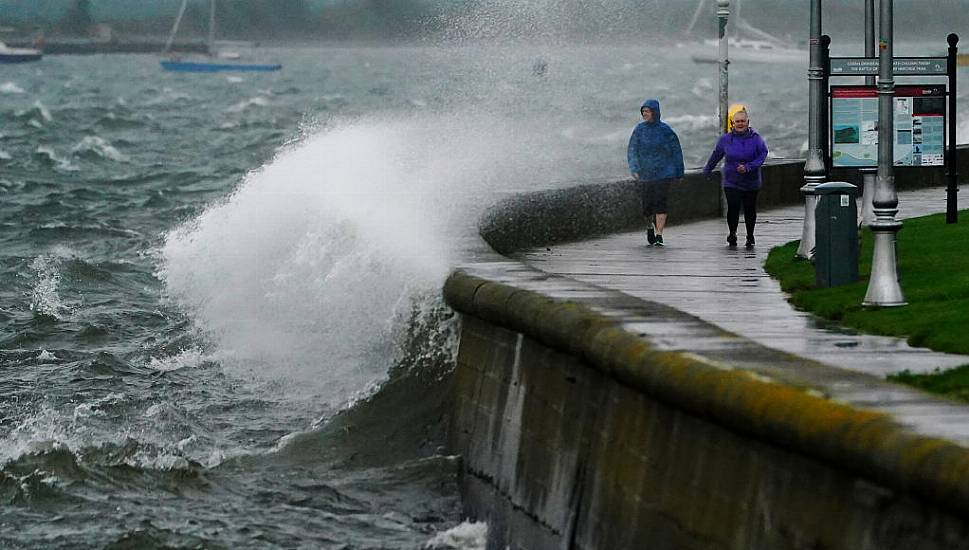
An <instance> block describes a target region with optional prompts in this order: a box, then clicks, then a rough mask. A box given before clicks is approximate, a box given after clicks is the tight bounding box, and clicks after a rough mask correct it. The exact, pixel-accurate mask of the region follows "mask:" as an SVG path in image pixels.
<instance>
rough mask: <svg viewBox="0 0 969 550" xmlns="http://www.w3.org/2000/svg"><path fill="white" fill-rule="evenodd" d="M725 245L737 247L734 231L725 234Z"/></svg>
mask: <svg viewBox="0 0 969 550" xmlns="http://www.w3.org/2000/svg"><path fill="white" fill-rule="evenodd" d="M727 246H729V247H730V248H737V235H735V234H734V233H731V234H729V235H727Z"/></svg>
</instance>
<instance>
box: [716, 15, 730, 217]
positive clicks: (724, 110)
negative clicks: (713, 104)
mask: <svg viewBox="0 0 969 550" xmlns="http://www.w3.org/2000/svg"><path fill="white" fill-rule="evenodd" d="M729 15H730V0H717V21H719V31H718V32H719V34H718V37H719V40H720V113H719V115H720V116H719V119H720V127H719V128H718V129H717V137H716V139H720V135H721V134H723V133H724V132H725V131H726V130H727V116H728V109H729V108H730V107H729V106H728V105H727V99H728V98H729V94H728V93H727V86H728V78H727V73H728V71H727V67H728V65H730V60H729V59H727V18H728V17H729ZM717 187H718V192H719V193H720V215H721V216H723V215H726V212H727V198H726V196H725V195H724V193H723V186H717Z"/></svg>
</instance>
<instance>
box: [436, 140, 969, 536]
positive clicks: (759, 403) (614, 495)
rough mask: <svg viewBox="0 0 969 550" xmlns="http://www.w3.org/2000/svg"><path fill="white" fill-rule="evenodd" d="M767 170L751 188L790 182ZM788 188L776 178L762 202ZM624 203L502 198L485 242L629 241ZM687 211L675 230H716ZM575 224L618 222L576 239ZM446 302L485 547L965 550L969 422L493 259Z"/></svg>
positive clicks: (700, 203) (468, 475) (603, 193)
mask: <svg viewBox="0 0 969 550" xmlns="http://www.w3.org/2000/svg"><path fill="white" fill-rule="evenodd" d="M964 156H965V155H964ZM777 166H779V168H773V167H768V168H766V169H765V172H767V174H765V179H767V178H771V177H773V174H771V171H772V170H779V171H780V172H779V173H783V174H791V173H794V172H798V171H799V170H800V165H799V164H798V163H784V164H780V165H777ZM961 173H962V174H967V172H966V171H965V170H962V171H961ZM693 177H694V178H695V176H693ZM785 177H787V176H785ZM688 179H689V178H688ZM701 179H702V178H701ZM900 179H901V178H900ZM800 180H801V178H800V173H799V172H798V173H797V177H796V178H794V179H793V180H788V181H778V180H773V181H774V182H775V185H776V186H777V189H776V190H774V192H773V194H776V200H777V201H779V202H777V203H775V204H780V203H781V202H782V201H787V200H798V201H799V200H801V199H800V195H799V193H798V192H797V188H798V187H800V184H801V181H800ZM771 181H772V180H770V179H768V182H771ZM704 183H705V182H704ZM913 184H914V182H912V183H906V182H904V180H903V181H900V182H899V186H900V187H902V186H906V185H913ZM697 185H700V184H699V183H698V184H697ZM597 187H598V188H597ZM629 187H632V186H631V185H629V184H623V183H618V184H610V185H604V186H584V187H581V188H576V189H573V190H566V191H557V192H556V191H553V192H548V193H535V194H526V195H523V196H519V197H513V198H510V199H508V200H506V201H504V203H503V204H504V205H505V207H506V210H501V208H500V206H499V208H496V209H495V210H493V211H492V215H491V216H490V218H489V221H488V222H487V224H486V227H485V231H483V233H484V234H485V236H486V238H488V242H489V243H490V244H492V246H493V247H495V248H496V249H498V250H501V251H503V252H506V253H507V252H510V251H513V250H515V249H517V248H520V247H523V246H536V245H539V244H543V243H551V242H561V241H566V240H575V239H578V238H582V237H585V236H591V235H594V234H600V233H606V232H613V231H621V230H628V229H630V228H635V227H638V226H639V224H640V223H641V222H640V221H639V220H638V219H637V218H639V215H638V195H637V194H636V193H635V192H634V190H633V191H629V190H628V189H627V188H629ZM765 187H766V186H765ZM539 197H544V199H542V200H541V201H539V200H538V198H539ZM684 198H687V199H689V200H687V203H689V204H687V205H684V206H681V208H683V210H682V211H681V212H679V213H678V214H677V213H676V212H675V211H673V212H671V215H674V216H677V219H683V218H687V217H691V216H692V217H699V216H701V215H703V214H701V213H700V210H701V209H704V208H714V211H713V213H715V208H716V207H717V204H716V195H715V194H713V199H711V200H710V201H706V200H705V199H703V200H701V199H698V198H695V197H693V198H691V196H689V195H687V196H686V197H684ZM767 200H768V201H773V200H775V199H773V198H770V199H767ZM671 201H672V197H671ZM707 202H709V203H711V204H707ZM673 204H683V203H681V202H679V201H673ZM527 205H531V208H526V206H527ZM578 206H584V207H586V208H587V209H588V210H591V211H593V212H604V211H608V212H613V213H616V214H617V215H619V213H622V212H628V220H627V222H616V221H614V220H610V221H602V220H600V219H596V216H594V215H591V214H588V213H586V214H582V216H583V217H584V218H583V219H584V220H585V221H582V222H574V223H573V222H572V221H570V220H571V219H572V217H573V216H572V215H573V214H574V213H575V212H577V210H575V209H574V208H576V207H578ZM688 208H689V209H692V208H696V210H697V212H696V213H695V215H691V214H690V210H688ZM553 213H557V214H555V215H553ZM556 215H557V216H561V217H558V218H556V217H555V216H556ZM502 220H504V221H502ZM624 223H628V224H629V225H623V224H624ZM503 224H511V227H503ZM543 225H544V227H543ZM516 232H520V234H519V233H516ZM445 297H446V299H447V302H448V303H449V304H450V305H451V306H452V307H453V308H454V309H455V310H457V311H458V312H460V313H461V314H462V329H461V343H460V350H459V354H458V367H457V370H456V373H455V378H454V382H453V383H454V389H453V395H454V405H453V409H452V419H451V422H450V429H449V447H450V450H451V451H452V452H454V453H456V454H460V455H461V456H462V457H463V461H462V467H461V470H462V487H463V493H464V501H465V507H466V512H467V513H468V515H469V516H471V517H475V518H477V519H480V520H485V521H488V523H489V526H490V529H489V548H505V547H506V546H509V547H511V548H522V549H526V548H527V549H545V548H581V549H625V548H630V549H632V548H657V549H666V548H672V549H709V548H718V549H719V548H723V549H737V550H741V549H742V550H751V549H763V550H777V549H802V548H803V549H820V548H824V549H844V550H849V549H850V550H868V549H871V550H874V549H884V548H925V549H934V548H939V549H942V548H945V549H952V548H969V523H967V521H966V520H967V519H969V482H966V481H965V480H966V479H969V437H966V436H965V434H966V433H969V432H966V431H965V430H963V429H962V428H961V427H962V426H969V407H963V406H961V405H957V404H953V403H950V402H948V401H943V400H939V399H937V398H934V397H932V396H929V395H925V394H922V393H920V392H916V391H914V390H911V389H908V388H904V387H900V386H896V385H892V384H889V383H887V382H884V381H882V380H880V379H876V378H873V377H870V376H867V375H864V374H860V373H856V372H849V371H844V370H840V369H835V368H831V367H827V366H825V365H821V364H818V363H814V362H812V361H809V360H805V359H802V358H799V357H795V356H791V355H788V354H785V353H782V352H778V351H775V350H771V349H767V348H764V347H762V346H759V345H758V344H755V343H753V342H750V341H748V340H745V339H743V338H741V337H738V336H736V335H733V334H730V333H727V332H724V331H723V330H721V329H719V328H717V327H715V326H713V325H710V324H707V323H705V322H703V321H701V320H699V319H697V318H695V317H692V316H690V315H687V314H685V313H682V312H680V311H677V310H675V309H672V308H669V307H666V306H663V305H660V304H656V303H651V302H645V301H642V300H637V299H634V298H632V297H630V296H628V295H624V294H622V293H619V292H616V291H611V290H606V289H602V288H598V287H594V286H591V285H588V284H584V283H581V282H578V281H575V280H572V279H568V278H565V277H560V276H554V275H549V274H546V273H543V272H540V271H537V270H534V269H531V268H529V267H527V266H524V265H523V264H521V263H519V262H517V261H514V260H511V259H507V258H499V257H495V258H493V259H491V261H480V262H479V263H476V264H469V265H467V266H463V267H461V268H459V269H457V270H456V271H455V272H454V273H452V275H451V277H450V278H449V279H448V281H447V284H446V286H445ZM669 334H689V335H691V345H690V346H689V348H690V349H676V348H672V347H670V346H669V345H668V344H667V343H666V342H667V341H666V340H664V338H663V337H664V335H669Z"/></svg>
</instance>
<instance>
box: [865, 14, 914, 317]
mask: <svg viewBox="0 0 969 550" xmlns="http://www.w3.org/2000/svg"><path fill="white" fill-rule="evenodd" d="M879 12H880V24H879V28H878V34H879V41H878V48H879V55H878V181H877V183H876V186H875V196H874V199H873V200H872V204H873V206H874V211H875V221H874V222H873V223H872V224H871V225H870V226H869V227H870V228H871V231H872V234H874V236H875V255H874V256H873V257H872V260H871V277H870V278H869V280H868V293H867V294H865V300H864V301H863V302H862V305H865V306H902V305H905V297H904V296H903V295H902V288H901V286H899V284H898V271H897V269H896V256H895V241H896V237H897V233H898V231H899V229H901V228H902V223H901V222H899V221H897V220H896V219H895V214H897V213H898V193H896V192H895V172H894V170H895V168H894V166H893V164H894V162H895V154H894V150H893V147H894V142H895V139H894V137H895V136H894V135H893V134H894V130H895V124H894V121H893V114H894V107H895V106H894V100H895V75H894V69H893V67H892V61H893V58H892V56H893V51H892V42H893V40H894V37H893V22H892V0H881V1H880V4H879Z"/></svg>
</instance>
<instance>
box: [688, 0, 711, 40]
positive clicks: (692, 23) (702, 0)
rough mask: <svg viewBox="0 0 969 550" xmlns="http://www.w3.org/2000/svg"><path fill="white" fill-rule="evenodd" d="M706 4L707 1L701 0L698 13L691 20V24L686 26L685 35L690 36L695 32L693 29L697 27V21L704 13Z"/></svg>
mask: <svg viewBox="0 0 969 550" xmlns="http://www.w3.org/2000/svg"><path fill="white" fill-rule="evenodd" d="M706 3H707V2H706V0H700V2H699V3H698V4H697V5H696V11H694V12H693V18H692V19H690V24H689V25H687V26H686V31H685V32H684V34H687V35H689V34H690V33H691V32H693V27H694V26H695V25H696V22H697V20H698V19H699V18H700V13H701V12H702V11H703V6H704V4H706Z"/></svg>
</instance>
